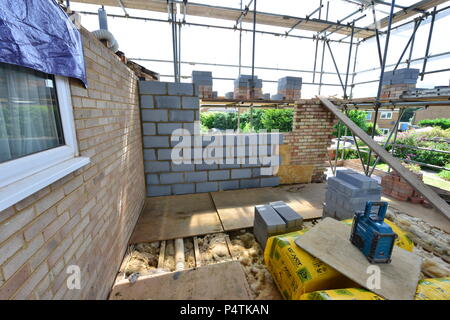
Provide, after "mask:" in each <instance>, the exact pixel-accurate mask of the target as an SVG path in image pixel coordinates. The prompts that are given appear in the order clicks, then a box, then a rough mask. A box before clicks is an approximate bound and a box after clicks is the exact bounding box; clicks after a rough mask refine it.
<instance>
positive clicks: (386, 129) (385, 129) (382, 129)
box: [378, 128, 391, 135]
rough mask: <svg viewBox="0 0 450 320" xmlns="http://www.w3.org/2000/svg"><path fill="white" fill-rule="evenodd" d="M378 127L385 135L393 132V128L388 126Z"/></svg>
mask: <svg viewBox="0 0 450 320" xmlns="http://www.w3.org/2000/svg"><path fill="white" fill-rule="evenodd" d="M378 129H379V130H380V131H381V132H382V133H383V135H388V134H389V133H390V132H391V130H390V129H388V128H378ZM385 131H387V132H385Z"/></svg>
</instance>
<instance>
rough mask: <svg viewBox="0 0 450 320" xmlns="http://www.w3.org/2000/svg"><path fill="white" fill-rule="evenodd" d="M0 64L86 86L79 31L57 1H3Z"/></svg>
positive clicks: (0, 25)
mask: <svg viewBox="0 0 450 320" xmlns="http://www.w3.org/2000/svg"><path fill="white" fill-rule="evenodd" d="M0 62H5V63H10V64H15V65H19V66H24V67H28V68H32V69H35V70H39V71H42V72H45V73H48V74H55V75H60V76H66V77H73V78H77V79H80V80H81V81H83V83H84V85H85V86H87V80H86V70H85V66H84V57H83V46H82V41H81V35H80V32H79V30H77V28H76V27H75V26H74V24H73V23H72V22H71V21H70V19H69V18H68V16H67V15H66V13H65V12H64V11H63V10H62V9H61V8H60V7H59V5H58V4H57V3H56V2H55V1H54V0H1V1H0Z"/></svg>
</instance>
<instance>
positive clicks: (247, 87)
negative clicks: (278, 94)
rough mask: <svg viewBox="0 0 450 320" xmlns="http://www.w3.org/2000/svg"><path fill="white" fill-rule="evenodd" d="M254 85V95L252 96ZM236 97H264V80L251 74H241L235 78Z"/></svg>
mask: <svg viewBox="0 0 450 320" xmlns="http://www.w3.org/2000/svg"><path fill="white" fill-rule="evenodd" d="M252 87H254V89H253V96H252ZM234 98H235V99H262V80H261V79H258V77H257V76H255V77H254V80H253V81H252V76H251V75H245V74H241V75H239V77H238V78H237V79H236V80H234Z"/></svg>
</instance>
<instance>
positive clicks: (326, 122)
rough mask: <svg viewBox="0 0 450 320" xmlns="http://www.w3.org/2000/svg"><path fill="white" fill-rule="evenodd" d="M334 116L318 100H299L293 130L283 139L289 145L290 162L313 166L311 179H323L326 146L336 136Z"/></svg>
mask: <svg viewBox="0 0 450 320" xmlns="http://www.w3.org/2000/svg"><path fill="white" fill-rule="evenodd" d="M335 123H336V120H335V117H334V115H333V114H332V113H331V112H330V111H328V109H327V108H326V107H324V106H323V105H322V104H321V102H320V101H319V100H317V99H311V100H299V101H298V102H297V103H296V106H295V113H294V123H293V128H292V132H290V133H289V134H286V135H285V137H284V142H285V144H286V145H290V146H291V147H290V157H291V159H290V164H292V165H298V166H303V168H307V167H310V166H312V168H311V169H312V170H311V174H310V181H311V182H322V181H323V180H324V172H325V166H324V163H325V162H326V161H327V155H326V153H327V148H328V147H329V146H330V145H331V139H332V138H333V136H332V132H333V125H334V124H335Z"/></svg>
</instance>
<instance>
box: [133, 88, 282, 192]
mask: <svg viewBox="0 0 450 320" xmlns="http://www.w3.org/2000/svg"><path fill="white" fill-rule="evenodd" d="M139 90H140V103H141V119H142V134H143V138H142V139H143V140H142V141H143V147H144V166H145V175H146V183H147V196H166V195H175V194H189V193H201V192H214V191H220V190H235V189H241V188H257V187H272V186H276V185H278V184H279V178H278V177H274V176H265V175H261V167H268V166H269V165H268V164H262V163H261V161H260V159H258V157H257V156H255V155H254V151H255V150H258V149H257V148H256V149H255V148H254V147H255V146H257V145H258V143H259V144H263V146H262V147H261V148H262V149H265V150H266V152H267V155H268V156H270V155H272V151H271V150H270V147H269V146H270V143H271V141H277V142H280V143H282V142H283V135H282V134H267V135H260V136H255V134H240V135H228V136H217V135H204V137H205V139H204V141H203V142H202V147H203V149H200V151H201V153H200V156H202V155H203V152H204V150H205V148H206V147H207V145H208V144H210V143H212V142H214V141H216V142H218V143H219V142H220V143H222V145H224V147H223V157H225V156H226V155H227V152H229V153H231V154H232V155H233V157H232V161H231V162H232V163H226V161H225V159H224V160H223V163H219V164H218V163H212V164H211V163H206V162H205V160H202V159H201V157H200V159H198V157H197V155H194V149H192V150H191V158H192V162H191V163H181V164H176V163H174V162H172V161H171V159H172V151H174V152H179V151H180V147H179V146H178V144H179V141H178V140H176V141H172V140H171V135H172V133H173V131H174V130H177V129H186V130H188V132H187V133H186V134H193V133H194V128H195V127H194V124H195V122H196V121H199V120H200V101H199V98H198V90H196V88H195V85H194V84H192V83H168V82H157V81H140V82H139ZM208 136H209V137H210V138H211V139H206V138H207V137H208ZM222 137H223V138H222ZM183 138H185V137H183ZM219 138H221V139H223V140H220V139H219ZM216 139H219V140H216ZM227 139H228V140H227ZM227 141H228V142H229V141H233V142H234V143H235V146H234V147H233V148H228V149H227V147H225V143H226V142H227ZM262 149H261V150H262ZM238 152H240V153H241V154H238ZM214 159H215V158H214ZM210 160H211V159H210Z"/></svg>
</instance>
